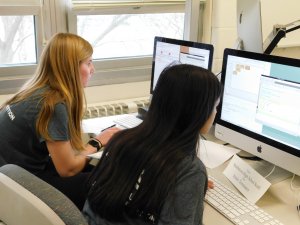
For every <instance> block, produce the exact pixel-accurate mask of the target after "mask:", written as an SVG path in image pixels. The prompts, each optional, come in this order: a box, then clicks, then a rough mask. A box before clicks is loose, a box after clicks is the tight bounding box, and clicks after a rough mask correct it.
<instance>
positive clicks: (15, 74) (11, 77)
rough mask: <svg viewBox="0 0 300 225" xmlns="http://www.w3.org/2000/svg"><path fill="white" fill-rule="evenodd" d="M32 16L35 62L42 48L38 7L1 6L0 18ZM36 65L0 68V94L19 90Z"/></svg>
mask: <svg viewBox="0 0 300 225" xmlns="http://www.w3.org/2000/svg"><path fill="white" fill-rule="evenodd" d="M25 15H27V16H28V15H32V16H34V26H35V40H36V49H35V50H36V60H37V63H38V58H39V56H40V54H41V51H42V47H43V38H42V29H41V27H42V18H41V7H40V6H27V5H25V6H1V7H0V16H25ZM37 63H34V64H16V65H11V66H7V67H0V94H8V93H13V92H15V91H16V90H18V89H19V87H20V86H22V84H24V82H26V80H28V79H29V78H30V77H31V76H32V74H33V73H34V71H35V69H36V66H37Z"/></svg>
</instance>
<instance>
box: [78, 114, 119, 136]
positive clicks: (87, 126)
mask: <svg viewBox="0 0 300 225" xmlns="http://www.w3.org/2000/svg"><path fill="white" fill-rule="evenodd" d="M114 124H115V123H114V122H113V120H112V119H111V118H109V117H107V118H103V117H100V118H93V119H86V120H83V121H82V129H83V133H90V134H99V133H100V132H101V130H103V129H105V128H107V127H110V126H112V125H114Z"/></svg>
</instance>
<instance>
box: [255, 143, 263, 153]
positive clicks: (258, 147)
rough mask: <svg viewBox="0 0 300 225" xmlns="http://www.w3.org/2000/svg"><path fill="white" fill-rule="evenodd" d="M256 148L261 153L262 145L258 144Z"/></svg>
mask: <svg viewBox="0 0 300 225" xmlns="http://www.w3.org/2000/svg"><path fill="white" fill-rule="evenodd" d="M256 149H257V151H258V152H259V153H261V150H262V147H261V145H259V146H257V147H256Z"/></svg>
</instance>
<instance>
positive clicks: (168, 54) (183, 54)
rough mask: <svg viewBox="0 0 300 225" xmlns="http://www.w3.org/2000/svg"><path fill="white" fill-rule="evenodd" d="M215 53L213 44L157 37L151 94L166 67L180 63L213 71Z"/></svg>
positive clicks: (155, 40)
mask: <svg viewBox="0 0 300 225" xmlns="http://www.w3.org/2000/svg"><path fill="white" fill-rule="evenodd" d="M213 52H214V47H213V45H211V44H204V43H198V42H192V41H184V40H177V39H171V38H165V37H155V38H154V51H153V60H152V74H151V86H150V94H152V93H153V91H154V88H155V86H156V83H157V80H158V78H159V75H160V74H161V72H162V71H163V69H164V68H165V67H167V66H168V65H170V64H171V63H173V62H176V61H177V62H178V61H179V62H181V63H186V64H192V65H195V66H199V67H203V68H205V69H209V70H211V67H212V61H213Z"/></svg>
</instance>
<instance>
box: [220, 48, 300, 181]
mask: <svg viewBox="0 0 300 225" xmlns="http://www.w3.org/2000/svg"><path fill="white" fill-rule="evenodd" d="M221 82H222V84H223V85H224V93H223V96H222V99H221V103H220V106H219V111H218V114H217V119H216V126H215V136H216V137H217V138H218V139H221V140H223V141H225V142H227V143H230V144H232V145H234V146H236V147H238V148H240V149H242V150H244V151H246V152H249V153H251V154H253V155H255V156H258V157H259V158H261V159H264V160H265V161H267V162H270V163H272V164H274V165H277V166H279V167H281V168H283V169H285V170H287V171H290V172H292V173H294V174H297V175H299V176H300V60H299V59H292V58H284V57H278V56H272V55H266V54H259V53H254V52H246V51H241V50H235V49H225V50H224V58H223V66H222V77H221Z"/></svg>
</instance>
